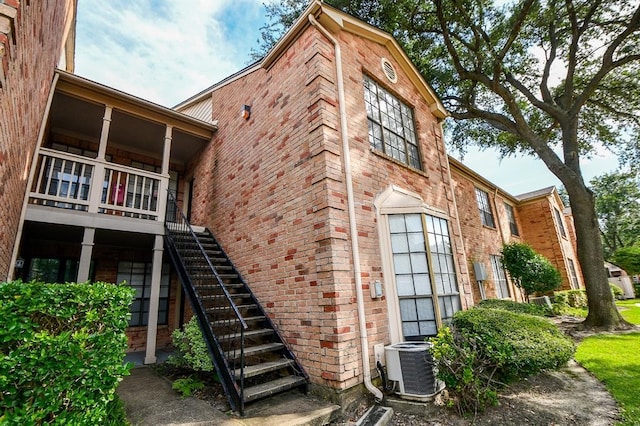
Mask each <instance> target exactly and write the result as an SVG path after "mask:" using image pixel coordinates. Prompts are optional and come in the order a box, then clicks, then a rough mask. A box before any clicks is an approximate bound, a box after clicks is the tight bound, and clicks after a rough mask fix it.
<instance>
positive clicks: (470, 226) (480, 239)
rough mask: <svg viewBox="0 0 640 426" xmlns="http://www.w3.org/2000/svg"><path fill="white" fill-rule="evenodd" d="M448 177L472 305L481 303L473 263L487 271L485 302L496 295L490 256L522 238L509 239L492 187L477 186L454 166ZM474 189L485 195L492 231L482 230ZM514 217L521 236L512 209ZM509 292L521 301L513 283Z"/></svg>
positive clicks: (498, 197)
mask: <svg viewBox="0 0 640 426" xmlns="http://www.w3.org/2000/svg"><path fill="white" fill-rule="evenodd" d="M451 177H452V179H453V181H454V186H455V194H456V202H457V207H458V215H459V216H460V228H461V229H462V236H463V240H464V246H465V249H466V254H467V262H468V267H469V271H470V274H471V276H472V277H471V280H472V282H473V283H474V284H473V285H472V289H473V300H474V303H478V302H479V301H480V300H482V297H481V295H480V289H479V287H478V284H477V283H476V277H475V276H474V270H473V263H474V262H479V263H482V264H483V265H484V267H485V269H486V271H487V277H488V280H487V281H485V282H484V289H485V296H486V297H487V298H496V297H497V292H496V285H495V282H494V275H493V269H492V266H491V258H490V256H492V255H498V256H499V255H500V252H501V251H502V246H503V244H505V243H509V242H512V241H521V238H520V237H519V236H514V235H511V230H510V227H509V219H508V217H507V213H506V209H505V206H504V203H505V198H504V197H503V196H501V195H500V193H496V192H495V189H496V188H495V187H493V188H492V187H488V186H486V185H484V184H482V183H480V182H478V181H477V180H475V179H473V178H472V177H470V176H469V175H468V174H466V173H464V172H463V171H461V170H460V169H458V168H457V167H455V166H452V167H451ZM476 188H479V189H481V190H483V191H485V192H486V193H487V194H488V197H489V203H490V204H491V211H492V212H493V219H494V222H495V224H496V227H495V228H491V227H489V226H485V225H483V224H482V222H481V218H480V212H479V210H478V203H477V201H476V192H475V191H476ZM514 214H515V215H516V223H517V224H518V230H519V231H520V233H521V232H522V231H521V229H520V228H521V227H520V221H519V217H518V214H517V212H516V208H515V207H514ZM509 291H510V294H511V297H512V298H513V299H514V300H521V299H522V295H521V292H520V290H518V289H517V288H516V287H514V286H513V285H512V283H509Z"/></svg>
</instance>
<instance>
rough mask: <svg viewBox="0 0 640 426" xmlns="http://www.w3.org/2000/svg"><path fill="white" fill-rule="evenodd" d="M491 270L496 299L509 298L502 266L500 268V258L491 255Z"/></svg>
mask: <svg viewBox="0 0 640 426" xmlns="http://www.w3.org/2000/svg"><path fill="white" fill-rule="evenodd" d="M491 268H492V269H493V282H494V283H495V287H496V297H497V298H498V299H507V298H509V297H511V295H510V294H509V283H508V282H507V275H506V274H505V273H504V266H502V258H501V257H500V256H496V255H491Z"/></svg>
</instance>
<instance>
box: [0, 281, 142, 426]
mask: <svg viewBox="0 0 640 426" xmlns="http://www.w3.org/2000/svg"><path fill="white" fill-rule="evenodd" d="M132 298H133V290H132V289H131V288H130V287H127V286H122V285H113V284H107V283H95V284H44V283H36V282H32V283H28V284H25V283H21V282H11V283H3V284H0V318H2V322H3V325H2V327H0V351H1V357H0V389H1V392H2V394H1V395H2V396H1V397H0V412H2V413H3V414H2V416H1V417H0V422H2V423H9V424H44V423H53V424H103V423H106V422H108V417H109V414H108V413H109V411H110V410H112V407H109V403H110V401H112V400H113V399H114V398H115V390H116V387H117V386H118V383H119V382H120V380H122V377H123V376H124V375H126V374H128V371H129V368H130V367H129V366H128V365H123V359H124V355H125V350H126V348H127V338H126V336H125V333H124V330H125V328H126V327H127V322H128V318H129V305H130V304H131V300H132Z"/></svg>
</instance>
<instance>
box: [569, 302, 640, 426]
mask: <svg viewBox="0 0 640 426" xmlns="http://www.w3.org/2000/svg"><path fill="white" fill-rule="evenodd" d="M617 304H618V306H620V307H623V308H627V309H624V310H623V309H621V310H620V311H621V313H622V316H623V317H624V318H625V319H626V320H627V321H629V322H632V323H634V324H640V299H634V300H625V301H619V302H617ZM575 358H576V360H577V361H578V362H580V364H582V366H583V367H585V368H586V369H587V370H589V371H590V372H591V373H593V374H594V375H595V376H596V377H597V378H598V379H599V380H600V381H601V382H602V383H604V384H605V386H606V387H607V389H609V392H611V395H613V397H614V398H615V399H616V401H618V403H619V404H620V407H622V410H623V413H622V414H623V418H624V421H623V422H622V423H621V424H622V425H625V426H627V425H628V426H631V425H639V424H640V332H638V333H628V334H616V335H613V334H601V335H598V336H593V337H589V338H587V339H584V340H583V341H582V343H580V345H579V346H578V350H577V351H576V356H575Z"/></svg>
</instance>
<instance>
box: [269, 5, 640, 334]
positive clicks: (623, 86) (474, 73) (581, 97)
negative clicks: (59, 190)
mask: <svg viewBox="0 0 640 426" xmlns="http://www.w3.org/2000/svg"><path fill="white" fill-rule="evenodd" d="M327 3H328V4H331V5H333V6H335V7H337V8H339V9H342V10H343V11H346V12H347V13H350V14H352V15H355V16H356V17H358V18H360V19H362V20H364V21H366V22H369V23H370V24H372V25H375V26H377V27H379V28H381V29H383V30H385V31H387V32H389V33H391V34H392V35H393V36H394V37H395V38H396V39H397V40H398V41H399V43H400V44H401V45H402V46H403V48H404V49H405V51H406V52H407V54H408V56H409V57H410V58H411V60H412V61H413V62H414V63H415V65H416V66H417V68H418V69H419V70H420V72H421V73H422V75H423V76H424V77H425V79H426V80H427V81H428V82H429V83H430V84H431V85H432V86H433V88H434V89H435V91H436V93H438V94H439V96H440V99H441V100H442V102H443V104H444V105H445V107H446V108H447V110H448V111H449V112H450V115H451V117H452V118H453V119H454V120H453V122H449V123H448V125H447V127H448V129H447V130H448V131H447V133H448V140H449V141H450V143H451V144H453V145H454V146H455V147H457V148H458V149H460V150H464V148H465V147H466V146H468V145H469V144H475V145H479V146H480V147H494V148H496V149H498V150H499V151H500V152H501V153H502V154H503V155H510V154H531V155H535V156H537V157H538V158H539V159H541V160H542V161H543V162H544V163H545V165H546V166H547V167H548V169H549V170H550V171H551V172H552V173H553V174H554V175H555V176H557V177H558V179H560V181H561V182H562V184H563V185H564V187H565V188H566V190H567V193H568V195H569V201H570V204H571V208H572V211H573V215H574V223H575V228H576V237H577V243H578V258H579V261H580V264H581V266H582V268H581V269H582V272H583V275H584V278H585V282H586V283H587V295H588V299H589V314H588V317H587V319H586V321H585V325H586V326H597V327H606V328H611V327H616V326H618V325H619V324H624V321H623V319H622V317H621V316H620V314H619V313H618V311H617V308H616V306H615V304H614V301H613V298H612V297H611V292H610V291H609V285H608V282H607V277H606V273H605V272H604V268H603V262H604V257H603V252H602V243H601V239H600V231H599V228H598V221H597V216H596V213H595V199H594V196H593V192H592V191H591V190H590V189H589V188H588V187H587V185H586V184H585V182H584V179H583V176H582V170H581V162H580V160H581V159H582V158H585V157H588V156H590V155H592V154H593V153H594V152H595V151H596V149H599V147H600V146H606V147H609V148H611V149H614V150H616V151H617V152H618V153H619V154H621V157H622V158H623V159H624V160H626V161H628V162H629V163H630V164H637V163H636V162H635V161H634V160H637V159H638V158H640V156H638V154H637V153H638V152H639V150H638V147H637V146H636V143H637V141H638V135H639V134H640V131H639V129H640V84H639V83H640V2H638V0H635V1H628V0H607V1H604V0H563V1H559V0H517V1H514V0H511V1H506V2H494V1H493V0H433V1H424V0H351V1H349V0H327ZM306 4H307V1H306V0H298V1H296V0H280V1H278V0H272V1H271V3H270V9H269V13H270V17H271V18H272V20H273V19H275V20H276V21H277V22H280V23H281V24H282V25H281V29H282V28H284V27H285V26H286V23H287V22H293V19H291V17H292V16H294V15H296V14H297V13H299V11H300V10H301V8H302V7H303V6H305V5H306ZM263 30H265V31H266V32H267V33H268V34H269V33H270V34H272V35H273V31H276V30H277V27H269V26H265V27H264V28H263ZM277 38H278V37H277V36H274V37H272V38H271V39H269V38H264V41H265V44H264V45H263V50H264V48H266V47H268V43H269V42H270V41H271V42H272V41H273V40H275V39H277Z"/></svg>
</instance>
